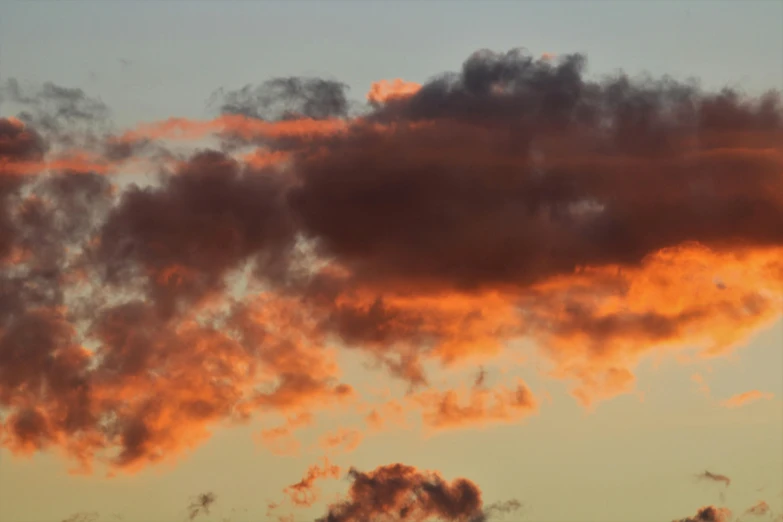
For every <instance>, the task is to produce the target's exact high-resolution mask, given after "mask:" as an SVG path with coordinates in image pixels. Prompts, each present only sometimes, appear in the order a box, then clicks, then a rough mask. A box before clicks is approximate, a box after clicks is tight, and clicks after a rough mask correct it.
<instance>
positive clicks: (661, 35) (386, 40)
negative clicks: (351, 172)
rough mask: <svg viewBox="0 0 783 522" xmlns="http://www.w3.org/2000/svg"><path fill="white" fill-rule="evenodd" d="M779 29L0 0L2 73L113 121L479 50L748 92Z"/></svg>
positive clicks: (758, 1)
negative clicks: (521, 51) (281, 80)
mask: <svg viewBox="0 0 783 522" xmlns="http://www.w3.org/2000/svg"><path fill="white" fill-rule="evenodd" d="M782 25H783V3H781V2H779V1H774V0H755V1H754V0H749V1H719V0H706V1H693V0H692V1H680V2H669V1H661V0H656V1H652V0H638V1H634V0H621V1H599V2H585V1H578V0H571V1H565V0H563V1H550V2H543V1H542V2H537V1H523V0H519V1H505V2H469V1H457V0H454V1H445V2H443V1H435V0H428V1H422V2H413V1H401V2H396V3H392V2H373V1H369V2H360V1H358V0H351V1H338V0H327V1H321V2H316V1H306V0H293V1H289V2H282V1H281V2H272V1H238V2H218V1H204V2H186V1H165V2H152V1H123V2H117V1H105V2H98V1H84V2H79V1H60V2H56V1H33V2H21V1H20V2H5V3H3V4H2V6H0V46H1V48H0V53H1V54H0V64H1V65H2V69H1V70H0V74H1V75H2V76H3V77H16V78H18V79H20V80H26V81H34V82H43V81H53V82H55V83H59V84H63V85H68V86H79V87H83V88H85V89H86V90H87V91H88V92H90V93H93V94H97V95H100V96H101V97H102V98H103V99H104V101H106V102H107V103H108V104H109V105H110V106H111V107H112V109H113V110H114V111H115V115H116V118H117V120H118V121H117V123H119V124H129V123H136V122H138V120H139V119H145V120H146V119H155V118H160V117H167V116H170V115H179V116H199V115H201V114H202V113H203V111H204V103H205V100H206V99H207V97H208V96H209V94H210V93H211V92H212V90H213V89H215V88H217V87H220V86H225V87H228V88H234V87H239V86H241V85H244V84H246V83H255V82H260V81H263V80H265V79H268V78H270V77H273V76H282V75H303V74H304V75H323V76H329V77H333V78H337V79H340V80H343V81H345V82H347V83H348V84H349V85H350V86H351V88H352V94H353V96H355V97H356V98H362V97H363V96H364V94H365V92H366V90H367V88H368V87H369V85H370V83H371V82H372V81H374V80H377V79H380V78H385V77H390V76H396V77H402V78H405V79H408V80H411V81H419V82H421V81H424V80H426V79H427V78H428V77H430V76H431V75H433V74H436V73H439V72H442V71H445V70H454V69H457V68H458V67H459V66H460V65H461V63H462V61H463V60H464V59H465V58H466V57H467V56H468V55H469V54H470V53H472V52H473V51H475V50H477V49H479V48H490V49H495V50H507V49H510V48H512V47H518V46H524V47H527V48H528V49H530V51H531V52H533V53H536V54H538V53H542V52H554V53H568V52H575V51H579V52H585V53H587V54H588V56H589V59H590V72H591V73H599V74H602V73H606V72H611V71H613V70H615V69H617V68H624V69H625V70H626V71H628V72H630V73H638V72H642V71H649V72H651V73H653V74H664V73H669V74H672V75H674V76H676V77H681V78H684V77H687V76H691V75H692V76H696V77H699V78H701V79H702V81H703V82H704V85H705V86H709V87H719V86H723V85H727V84H728V85H735V86H743V87H744V88H746V89H748V90H753V91H758V90H764V89H767V88H770V87H777V86H780V85H781V84H783V70H782V67H781V63H783V30H781V26H782ZM120 59H123V60H129V61H130V62H131V64H130V65H127V66H123V65H122V63H121V62H120Z"/></svg>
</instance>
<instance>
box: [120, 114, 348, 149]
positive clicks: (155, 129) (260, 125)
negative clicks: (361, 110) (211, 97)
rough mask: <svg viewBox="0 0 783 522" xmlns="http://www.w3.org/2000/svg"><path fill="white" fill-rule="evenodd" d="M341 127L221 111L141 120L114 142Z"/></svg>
mask: <svg viewBox="0 0 783 522" xmlns="http://www.w3.org/2000/svg"><path fill="white" fill-rule="evenodd" d="M345 128H346V123H345V122H343V121H341V120H313V119H296V120H287V121H277V122H267V121H263V120H259V119H255V118H248V117H246V116H242V115H239V114H224V115H222V116H218V117H217V118H214V119H212V120H189V119H187V118H169V119H167V120H163V121H157V122H151V123H144V124H141V125H139V126H137V127H136V128H135V129H133V130H130V131H127V132H125V133H123V134H122V135H121V136H119V137H118V138H117V141H118V142H119V143H134V142H139V141H142V140H186V141H194V140H199V139H202V138H205V137H207V136H210V135H212V134H227V135H231V136H237V137H240V138H243V139H245V140H253V139H259V138H265V137H266V138H281V137H306V136H311V135H324V134H333V133H335V132H337V131H340V130H343V129H345Z"/></svg>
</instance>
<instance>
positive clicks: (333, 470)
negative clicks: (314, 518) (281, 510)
mask: <svg viewBox="0 0 783 522" xmlns="http://www.w3.org/2000/svg"><path fill="white" fill-rule="evenodd" d="M326 478H335V479H336V478H340V467H339V466H336V465H334V464H330V463H329V459H326V458H324V463H323V466H320V467H319V466H318V464H313V465H312V466H310V467H309V468H308V469H307V474H306V475H305V476H304V478H302V480H300V481H299V482H297V483H296V484H292V485H290V486H288V487H287V488H285V489H284V490H283V492H284V493H285V494H286V495H288V497H289V498H290V500H291V502H292V503H293V504H294V505H295V506H312V505H313V503H315V501H316V500H318V495H319V490H318V488H317V487H316V485H315V483H316V481H318V480H321V479H326Z"/></svg>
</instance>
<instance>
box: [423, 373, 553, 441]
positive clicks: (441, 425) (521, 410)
mask: <svg viewBox="0 0 783 522" xmlns="http://www.w3.org/2000/svg"><path fill="white" fill-rule="evenodd" d="M462 395H465V394H462ZM461 399H462V398H461V397H460V394H459V393H457V392H456V391H454V390H449V391H447V392H438V391H426V392H422V393H421V394H420V395H418V396H415V397H414V398H412V401H413V402H415V403H417V404H418V405H420V406H421V407H422V408H423V413H422V417H423V420H424V423H425V425H426V426H427V427H429V428H432V429H434V430H443V429H453V428H461V427H480V426H484V425H490V424H498V423H511V422H517V421H519V420H520V419H522V418H524V417H526V416H527V415H530V414H531V413H533V412H535V411H536V410H537V409H538V405H537V402H536V400H535V398H534V397H533V394H532V393H531V392H530V390H529V389H528V388H527V386H525V384H524V383H522V382H519V383H518V384H517V386H516V387H515V388H513V389H508V388H505V387H499V388H497V389H494V390H488V389H485V388H483V387H478V386H475V387H473V388H471V389H470V391H469V393H468V394H467V400H466V401H464V402H463V400H461Z"/></svg>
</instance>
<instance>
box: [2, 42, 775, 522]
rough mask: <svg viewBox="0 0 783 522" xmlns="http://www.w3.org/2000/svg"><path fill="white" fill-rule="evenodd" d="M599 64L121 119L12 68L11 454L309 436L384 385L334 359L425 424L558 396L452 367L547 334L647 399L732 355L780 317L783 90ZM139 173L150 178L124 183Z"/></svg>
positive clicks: (8, 242)
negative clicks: (26, 82) (698, 366)
mask: <svg viewBox="0 0 783 522" xmlns="http://www.w3.org/2000/svg"><path fill="white" fill-rule="evenodd" d="M584 67H585V59H584V57H582V56H579V55H568V56H561V57H558V58H556V59H553V58H551V57H548V58H546V59H540V60H534V59H531V58H530V57H528V56H526V55H524V54H523V53H521V52H518V51H511V52H509V53H505V54H497V53H490V52H479V53H476V54H474V55H472V56H471V57H470V58H469V59H468V60H467V61H466V62H465V63H464V65H463V67H462V70H461V71H459V72H457V73H453V74H446V75H441V76H438V77H436V79H434V80H432V81H430V82H428V83H425V84H423V85H418V84H413V83H410V82H404V81H401V80H400V81H391V82H385V83H378V84H376V85H375V86H374V87H373V89H372V90H371V91H370V93H369V94H368V96H367V98H368V100H369V101H368V103H367V104H366V105H363V106H357V105H355V104H352V103H351V102H350V101H349V100H348V98H347V96H346V94H345V93H346V91H345V86H344V85H342V84H339V83H336V82H329V81H325V80H314V79H279V80H275V81H272V82H267V83H266V84H262V85H261V86H258V87H253V86H248V87H245V88H243V89H239V90H236V91H227V90H225V89H223V90H219V91H216V93H215V95H214V96H213V98H212V102H213V104H212V105H213V106H214V107H216V108H217V109H218V110H221V111H222V112H221V114H220V115H219V116H217V117H215V118H214V119H211V120H204V121H194V120H188V119H184V118H176V117H172V118H170V119H167V120H164V121H160V122H152V123H149V124H142V125H139V126H138V127H136V128H134V129H127V130H123V131H120V132H114V131H111V132H109V131H107V130H106V129H107V128H108V127H110V126H109V124H108V123H107V118H108V112H107V111H108V109H106V107H105V106H103V105H102V104H101V103H99V102H96V101H95V100H92V99H90V98H89V97H87V96H86V95H85V94H84V93H83V92H81V91H78V90H74V89H63V88H61V87H57V86H54V85H51V84H47V85H48V86H45V87H44V88H43V89H41V90H40V91H36V92H32V93H26V92H24V90H23V89H22V88H21V87H20V86H19V85H18V84H16V83H15V82H11V83H9V84H8V85H7V86H6V87H5V88H4V91H3V96H4V97H5V98H7V99H10V100H12V101H13V102H15V103H17V104H20V105H22V106H24V107H25V109H24V111H23V112H21V113H20V114H19V115H18V117H16V118H5V119H0V200H2V205H0V263H2V270H0V273H1V274H2V276H1V277H0V407H1V408H2V409H3V411H4V412H5V415H4V419H3V421H2V425H0V430H2V431H0V437H2V441H3V445H4V446H6V447H8V448H10V449H11V450H12V451H15V452H18V453H33V452H36V451H42V450H46V449H47V448H57V449H59V450H62V451H64V452H65V453H66V454H67V455H69V456H70V457H72V458H73V459H75V461H76V462H77V464H78V465H79V466H80V467H81V469H83V470H88V469H89V467H90V466H91V465H92V464H93V463H94V462H96V461H101V462H105V463H107V464H108V465H109V466H111V467H112V468H114V469H116V470H125V471H133V470H136V469H140V468H142V467H144V466H146V465H148V464H151V463H156V462H159V461H162V460H166V459H169V458H173V457H175V456H177V455H179V454H180V453H181V452H182V451H183V450H185V449H187V448H192V447H194V446H197V445H198V444H199V443H201V442H202V441H204V440H206V439H207V438H208V437H209V434H210V430H211V429H212V428H214V427H215V426H217V425H219V424H225V423H241V422H245V421H247V420H248V419H250V418H252V417H254V416H256V415H266V414H271V413H275V414H281V415H283V416H284V417H288V418H290V419H299V424H298V425H299V426H301V425H306V424H308V423H309V421H305V419H307V418H309V417H307V415H309V414H310V413H312V412H317V411H320V410H322V409H324V408H339V407H341V405H356V404H357V403H361V402H362V401H364V400H365V398H364V395H362V393H360V392H361V390H357V389H355V387H354V386H352V385H351V384H350V383H348V382H346V379H345V378H344V377H343V376H342V374H341V371H340V366H339V364H338V362H337V361H338V355H341V354H344V353H353V354H357V355H360V356H362V357H365V358H370V359H371V360H372V361H374V362H375V363H377V366H378V367H379V368H382V369H383V370H384V371H387V372H388V373H389V374H390V375H391V376H393V378H395V379H399V380H402V381H403V382H405V383H407V384H409V385H410V390H411V391H410V393H409V394H408V395H407V396H405V397H400V398H396V399H394V400H393V401H390V402H387V403H384V404H370V405H366V404H365V405H364V406H367V407H368V408H370V409H371V412H370V413H369V414H368V416H367V425H368V427H369V428H372V429H380V427H381V426H382V425H383V424H384V422H385V421H384V419H385V420H388V417H386V416H384V418H383V419H381V416H380V414H379V412H380V411H386V410H388V408H392V409H394V408H397V409H401V410H403V413H404V412H407V411H415V412H418V413H419V414H420V415H421V416H422V419H423V421H424V423H425V425H426V426H427V427H429V428H430V429H433V430H437V429H453V428H458V427H464V426H476V425H487V424H493V423H508V422H519V421H520V420H521V419H523V418H525V417H527V416H528V415H530V414H532V413H534V412H535V411H536V410H537V408H538V407H539V406H538V403H539V401H538V400H537V398H536V395H535V393H536V390H531V389H529V388H528V386H527V385H526V384H525V383H523V382H513V383H506V384H500V385H497V386H493V387H488V386H486V385H485V384H484V383H478V382H477V383H476V386H473V387H471V388H464V389H439V388H437V387H435V386H433V385H432V382H433V375H432V372H435V371H438V369H439V370H441V371H446V370H448V369H449V368H451V367H454V366H456V365H458V364H459V363H461V362H466V361H473V362H474V363H475V362H477V363H479V364H480V363H483V362H489V361H491V360H492V359H495V358H499V357H504V356H508V355H511V354H510V352H511V351H512V348H510V346H512V345H513V344H512V343H511V342H512V341H517V340H528V341H533V342H534V343H535V345H536V346H537V349H538V351H539V352H540V354H542V355H543V356H544V358H545V360H546V361H548V363H549V368H548V369H547V375H548V376H549V377H551V378H554V379H559V380H563V381H566V382H567V383H569V386H570V389H571V392H572V394H573V396H574V397H575V398H576V399H577V400H578V401H580V402H581V403H582V404H583V405H585V406H590V405H592V404H595V403H597V402H599V401H601V400H606V399H610V398H612V397H614V396H617V395H619V394H622V393H627V392H629V391H632V390H633V387H634V370H635V368H636V366H637V365H638V363H639V362H640V361H641V359H642V358H643V357H646V356H649V355H654V354H667V353H675V352H678V351H683V350H692V351H693V352H694V353H696V354H698V355H702V356H719V355H722V354H726V353H729V352H730V351H731V350H733V349H734V348H735V347H737V346H739V345H742V344H743V343H745V342H746V341H747V340H748V339H749V338H750V336H751V335H753V334H754V333H755V332H757V331H758V330H759V329H761V328H763V327H765V326H768V325H770V324H771V323H772V322H774V321H775V320H777V319H778V318H779V317H780V315H781V309H783V302H782V300H781V295H783V226H781V224H783V178H782V177H781V173H783V169H782V168H781V167H783V147H782V146H781V143H783V123H782V122H783V120H782V119H781V116H782V115H783V111H782V110H781V105H780V103H779V99H778V98H777V97H776V95H774V94H769V95H765V96H762V97H759V98H752V97H749V96H746V95H743V94H741V93H737V92H733V91H728V90H726V91H721V92H704V91H703V90H701V89H700V88H698V86H696V85H691V84H683V83H678V82H676V81H674V80H671V79H667V78H664V79H660V80H658V79H649V78H645V79H630V78H628V77H625V76H622V75H621V76H617V77H614V78H610V79H607V80H602V81H600V82H596V81H592V80H588V79H587V78H586V77H585V76H584V73H583V69H584ZM357 107H359V108H358V109H357ZM203 139H211V140H213V141H215V140H216V143H217V145H216V146H215V148H213V149H208V150H204V149H200V150H196V151H193V150H185V152H183V151H182V147H183V146H184V147H185V148H186V149H187V146H188V143H193V142H194V141H195V140H203ZM134 169H142V170H144V171H145V172H153V173H155V174H156V175H157V177H158V180H159V181H157V182H155V183H152V184H149V183H146V184H145V183H143V182H142V181H141V180H139V181H137V183H136V184H130V185H128V184H127V183H126V182H123V183H120V181H119V179H118V178H119V175H121V174H127V173H128V172H135V171H136V170H134ZM126 177H127V176H126ZM126 181H127V180H126ZM425 368H430V370H428V371H425ZM378 371H381V370H378ZM750 399H751V398H745V399H743V400H745V401H747V400H750ZM395 405H396V406H395ZM385 409H386V410H385ZM302 415H304V416H305V417H301V416H302ZM298 416H299V417H298ZM293 424H297V423H296V422H294V423H293ZM295 428H296V426H288V425H284V426H282V427H280V429H279V430H278V431H279V432H274V431H273V430H268V432H267V433H266V434H262V435H261V439H262V441H265V443H267V444H270V445H271V444H273V443H275V444H276V443H277V442H280V441H283V442H285V437H286V436H288V435H290V432H291V431H292V430H294V429H295ZM335 437H336V438H334V440H331V439H329V440H326V439H325V440H324V442H323V443H322V444H323V445H324V446H326V447H337V446H340V445H341V444H342V445H345V446H346V447H353V446H354V443H353V442H352V441H353V440H356V441H357V442H356V444H358V443H359V442H358V441H359V440H360V439H361V437H360V434H359V435H356V436H354V435H351V436H349V435H348V434H347V432H346V433H342V434H338V435H335ZM351 437H353V438H351ZM349 438H351V440H348V439H349ZM330 440H331V442H330ZM276 441H277V442H276ZM295 446H296V445H295V444H294V446H290V445H289V446H285V444H284V445H283V446H281V448H283V449H281V450H280V452H282V453H286V452H288V453H291V452H295V451H296V447H295ZM345 509H347V510H349V511H350V509H349V508H348V507H346V508H345ZM428 509H429V508H428ZM433 509H434V508H433Z"/></svg>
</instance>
